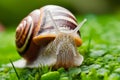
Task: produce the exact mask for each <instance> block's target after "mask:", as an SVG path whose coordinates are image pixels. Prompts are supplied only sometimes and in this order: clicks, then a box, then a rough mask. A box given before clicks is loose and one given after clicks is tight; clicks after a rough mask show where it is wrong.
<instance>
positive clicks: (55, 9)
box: [13, 5, 86, 68]
mask: <svg viewBox="0 0 120 80" xmlns="http://www.w3.org/2000/svg"><path fill="white" fill-rule="evenodd" d="M85 21H86V20H84V21H82V22H81V24H80V25H78V24H77V21H76V18H75V17H74V15H73V14H72V13H71V12H70V11H68V10H67V9H65V8H63V7H60V6H56V5H47V6H44V7H42V8H40V9H36V10H34V11H33V12H31V13H30V14H29V15H28V16H27V17H25V18H24V19H23V20H22V21H21V23H20V24H19V25H18V27H17V29H16V40H15V42H16V48H17V51H18V53H19V54H20V56H22V57H23V59H21V60H18V61H16V62H14V63H13V64H14V66H16V67H19V68H22V67H30V68H33V67H39V66H40V65H42V66H43V65H44V66H46V65H47V66H53V67H55V68H59V67H64V68H69V67H73V66H80V65H81V63H82V62H83V56H82V55H80V54H79V53H78V51H77V47H78V46H80V45H81V44H82V40H81V38H80V32H79V29H80V27H81V26H82V25H83V23H84V22H85Z"/></svg>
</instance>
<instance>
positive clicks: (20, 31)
mask: <svg viewBox="0 0 120 80" xmlns="http://www.w3.org/2000/svg"><path fill="white" fill-rule="evenodd" d="M32 31H33V21H32V18H31V16H28V17H26V18H25V19H23V20H22V22H21V23H20V24H19V26H18V27H17V29H16V46H17V50H18V52H19V53H23V52H25V50H26V49H27V48H28V47H27V46H29V44H30V41H31V37H32Z"/></svg>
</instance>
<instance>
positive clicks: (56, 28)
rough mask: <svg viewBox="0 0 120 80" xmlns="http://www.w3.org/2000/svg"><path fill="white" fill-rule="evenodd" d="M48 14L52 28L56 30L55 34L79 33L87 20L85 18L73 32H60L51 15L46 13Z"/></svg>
mask: <svg viewBox="0 0 120 80" xmlns="http://www.w3.org/2000/svg"><path fill="white" fill-rule="evenodd" d="M46 12H47V13H48V15H49V16H50V19H51V21H52V23H53V26H54V28H55V30H56V33H61V32H62V33H68V34H75V33H77V32H78V31H79V29H80V28H81V27H82V26H83V25H84V24H85V22H86V21H87V19H86V18H85V19H84V20H83V21H82V22H81V23H80V24H79V25H78V26H77V27H76V28H75V29H74V30H71V31H70V30H66V29H63V30H60V29H59V27H58V26H57V24H56V23H55V21H54V19H53V17H52V14H51V12H50V11H46Z"/></svg>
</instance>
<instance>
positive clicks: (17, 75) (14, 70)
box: [9, 59, 20, 80]
mask: <svg viewBox="0 0 120 80" xmlns="http://www.w3.org/2000/svg"><path fill="white" fill-rule="evenodd" d="M9 60H10V63H11V64H12V67H13V69H14V71H15V73H16V76H17V78H18V80H20V77H19V75H18V73H17V70H16V69H15V66H14V65H13V62H12V61H11V59H9Z"/></svg>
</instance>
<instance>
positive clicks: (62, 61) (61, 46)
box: [53, 33, 77, 68]
mask: <svg viewBox="0 0 120 80" xmlns="http://www.w3.org/2000/svg"><path fill="white" fill-rule="evenodd" d="M53 45H54V48H56V49H55V53H56V55H57V61H56V65H55V67H56V68H58V67H64V68H68V67H73V66H74V56H76V55H77V48H76V45H75V42H74V38H73V36H72V35H71V34H66V33H60V34H59V35H58V36H57V37H56V38H55V40H54V41H53Z"/></svg>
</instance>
